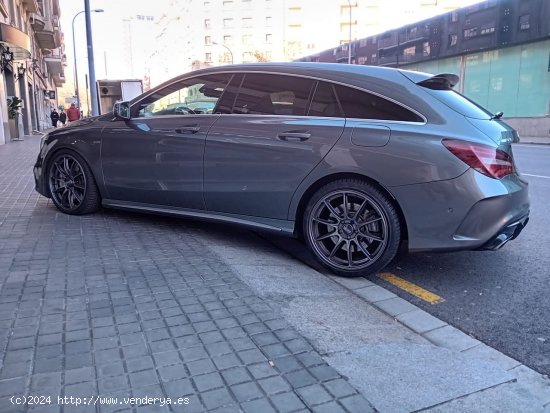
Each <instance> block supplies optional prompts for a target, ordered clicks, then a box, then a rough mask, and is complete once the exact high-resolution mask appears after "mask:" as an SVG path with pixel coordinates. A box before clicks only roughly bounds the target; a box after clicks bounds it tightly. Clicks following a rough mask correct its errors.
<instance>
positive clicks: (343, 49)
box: [332, 43, 356, 63]
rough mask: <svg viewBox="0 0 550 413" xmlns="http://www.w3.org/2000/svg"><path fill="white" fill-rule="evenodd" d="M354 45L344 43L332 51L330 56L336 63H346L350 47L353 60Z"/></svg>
mask: <svg viewBox="0 0 550 413" xmlns="http://www.w3.org/2000/svg"><path fill="white" fill-rule="evenodd" d="M355 46H356V45H355V43H351V44H350V43H346V44H343V45H341V46H338V47H337V48H336V49H334V50H333V52H332V54H333V56H334V59H335V60H336V62H338V63H347V62H348V59H349V47H351V58H352V60H353V59H354V58H355V55H356V47H355Z"/></svg>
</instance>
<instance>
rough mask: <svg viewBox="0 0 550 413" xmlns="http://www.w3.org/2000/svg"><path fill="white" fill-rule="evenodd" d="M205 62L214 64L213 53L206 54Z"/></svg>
mask: <svg viewBox="0 0 550 413" xmlns="http://www.w3.org/2000/svg"><path fill="white" fill-rule="evenodd" d="M204 61H205V62H206V63H210V62H212V53H205V54H204Z"/></svg>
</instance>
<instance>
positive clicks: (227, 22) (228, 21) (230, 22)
mask: <svg viewBox="0 0 550 413" xmlns="http://www.w3.org/2000/svg"><path fill="white" fill-rule="evenodd" d="M223 27H225V28H226V29H227V28H231V27H233V19H223Z"/></svg>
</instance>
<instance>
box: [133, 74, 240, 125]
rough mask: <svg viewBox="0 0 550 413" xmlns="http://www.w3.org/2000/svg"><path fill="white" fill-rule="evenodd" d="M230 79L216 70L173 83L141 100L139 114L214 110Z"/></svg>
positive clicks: (141, 116)
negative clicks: (215, 72)
mask: <svg viewBox="0 0 550 413" xmlns="http://www.w3.org/2000/svg"><path fill="white" fill-rule="evenodd" d="M230 79H231V75H230V74H215V75H206V76H200V77H195V78H192V79H186V80H184V81H181V82H177V83H174V84H172V85H169V86H167V87H165V88H164V89H161V90H159V91H158V92H156V93H155V94H153V95H150V96H148V97H146V98H145V99H144V100H142V101H141V102H139V104H138V105H139V107H138V110H137V114H136V117H139V118H148V117H152V116H169V115H204V114H211V113H212V112H213V110H214V107H215V106H216V103H217V102H218V99H219V98H220V96H221V95H222V93H223V91H224V89H225V87H226V85H227V83H229V80H230Z"/></svg>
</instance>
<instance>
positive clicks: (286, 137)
mask: <svg viewBox="0 0 550 413" xmlns="http://www.w3.org/2000/svg"><path fill="white" fill-rule="evenodd" d="M310 137H311V133H309V132H308V131H288V132H281V133H279V134H278V135H277V138H279V139H280V140H282V141H300V142H303V141H307V140H308V139H309V138H310Z"/></svg>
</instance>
